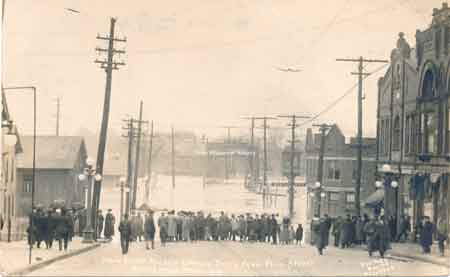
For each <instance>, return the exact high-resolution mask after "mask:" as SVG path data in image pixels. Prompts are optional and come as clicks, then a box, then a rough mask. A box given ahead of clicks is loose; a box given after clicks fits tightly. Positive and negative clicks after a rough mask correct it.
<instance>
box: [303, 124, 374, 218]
mask: <svg viewBox="0 0 450 277" xmlns="http://www.w3.org/2000/svg"><path fill="white" fill-rule="evenodd" d="M320 140H321V134H314V135H313V133H312V130H311V129H308V130H307V135H306V143H305V153H304V155H303V156H304V158H303V161H302V162H303V164H304V171H305V177H306V185H307V188H308V198H307V199H308V214H307V218H308V219H311V218H312V217H313V216H314V210H315V207H316V203H315V199H314V197H313V196H314V184H315V183H316V181H317V170H318V168H317V167H318V160H319V146H320ZM325 141H326V142H325V145H326V147H325V152H324V165H323V181H322V186H321V188H322V192H323V193H325V195H324V197H321V205H320V206H321V215H323V214H328V215H330V216H331V217H337V216H345V215H346V214H354V213H355V180H356V169H357V163H356V150H357V149H356V148H355V147H353V145H356V139H354V138H351V139H350V141H349V142H346V138H345V136H344V135H343V134H342V132H341V130H340V129H339V127H338V126H337V125H333V126H332V128H331V129H330V130H329V131H328V133H327V134H326V138H325ZM363 143H364V145H367V147H366V148H364V150H363V159H362V162H363V164H362V166H363V167H362V169H363V170H362V177H361V202H362V203H363V202H364V200H365V199H366V198H367V197H368V196H369V195H371V194H372V193H373V192H374V190H375V188H374V183H375V169H376V160H375V155H376V143H375V139H373V138H364V139H363ZM361 208H362V210H361V211H362V213H370V212H371V210H370V209H366V208H364V205H361Z"/></svg>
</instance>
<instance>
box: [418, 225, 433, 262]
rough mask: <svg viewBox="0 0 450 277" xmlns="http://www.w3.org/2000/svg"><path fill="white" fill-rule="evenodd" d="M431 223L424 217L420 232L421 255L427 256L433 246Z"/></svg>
mask: <svg viewBox="0 0 450 277" xmlns="http://www.w3.org/2000/svg"><path fill="white" fill-rule="evenodd" d="M433 231H434V226H433V223H431V222H430V218H429V217H428V216H427V217H425V223H424V224H423V228H422V231H421V232H420V245H421V246H422V249H423V253H425V254H429V253H430V252H431V251H430V247H431V245H432V244H433Z"/></svg>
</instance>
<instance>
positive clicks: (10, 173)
mask: <svg viewBox="0 0 450 277" xmlns="http://www.w3.org/2000/svg"><path fill="white" fill-rule="evenodd" d="M1 122H2V134H1V152H2V158H1V174H0V221H1V222H0V225H2V226H0V227H2V228H1V230H0V241H12V240H19V239H22V236H21V234H22V231H21V229H20V228H21V227H20V226H21V224H20V222H21V218H20V216H19V215H18V214H17V210H18V206H19V202H18V197H17V194H16V188H17V170H16V168H17V162H16V159H17V156H18V155H19V154H20V153H22V145H21V141H20V137H19V135H18V130H17V126H16V125H15V124H14V121H13V120H12V118H11V115H10V114H9V110H8V105H7V102H6V97H5V95H4V93H3V92H2V120H1Z"/></svg>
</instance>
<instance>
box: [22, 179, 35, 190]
mask: <svg viewBox="0 0 450 277" xmlns="http://www.w3.org/2000/svg"><path fill="white" fill-rule="evenodd" d="M32 188H33V177H32V176H24V177H23V192H24V193H31V191H32Z"/></svg>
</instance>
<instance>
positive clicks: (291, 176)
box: [278, 114, 309, 219]
mask: <svg viewBox="0 0 450 277" xmlns="http://www.w3.org/2000/svg"><path fill="white" fill-rule="evenodd" d="M278 117H281V118H290V119H291V124H289V125H288V126H290V127H291V140H290V141H289V142H290V143H291V149H290V152H291V155H290V161H289V166H290V170H289V171H290V172H289V198H288V207H289V218H291V219H292V218H293V217H294V192H295V190H294V185H295V177H296V173H295V171H294V167H295V143H297V142H300V141H299V140H296V138H295V129H296V128H297V127H298V125H297V119H299V118H304V119H306V118H309V116H302V115H295V114H293V115H279V116H278ZM298 162H299V163H300V160H299V161H298Z"/></svg>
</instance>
